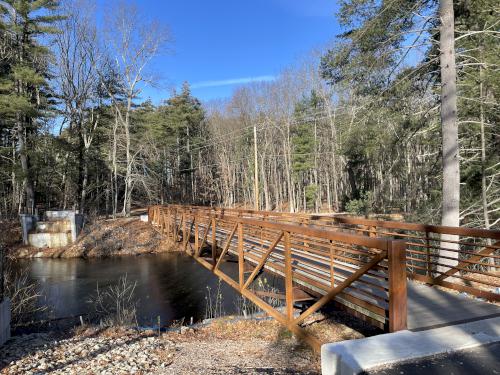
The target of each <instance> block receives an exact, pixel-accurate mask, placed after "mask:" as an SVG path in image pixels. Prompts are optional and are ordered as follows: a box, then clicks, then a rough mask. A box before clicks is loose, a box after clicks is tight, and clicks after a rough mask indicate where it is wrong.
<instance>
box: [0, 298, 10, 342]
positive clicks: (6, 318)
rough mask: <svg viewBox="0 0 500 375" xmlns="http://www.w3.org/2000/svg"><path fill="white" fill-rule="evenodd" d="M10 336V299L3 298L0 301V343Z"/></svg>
mask: <svg viewBox="0 0 500 375" xmlns="http://www.w3.org/2000/svg"><path fill="white" fill-rule="evenodd" d="M9 338H10V300H9V299H8V298H4V300H3V301H2V302H1V303H0V345H3V344H4V343H5V341H7V340H8V339H9Z"/></svg>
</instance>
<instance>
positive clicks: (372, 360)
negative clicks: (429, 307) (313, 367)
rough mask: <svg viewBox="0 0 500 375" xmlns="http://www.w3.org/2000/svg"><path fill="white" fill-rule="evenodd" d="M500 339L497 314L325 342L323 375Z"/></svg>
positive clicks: (499, 322) (362, 368) (362, 369)
mask: <svg viewBox="0 0 500 375" xmlns="http://www.w3.org/2000/svg"><path fill="white" fill-rule="evenodd" d="M494 342H500V317H496V318H491V319H484V320H479V321H475V322H470V323H464V324H458V325H453V326H446V327H442V328H436V329H430V330H426V331H418V332H412V331H400V332H395V333H387V334H383V335H378V336H373V337H368V338H365V339H360V340H348V341H342V342H338V343H331V344H325V345H323V346H322V347H321V370H322V374H323V375H333V374H336V375H337V374H342V375H345V374H349V375H352V374H359V373H361V372H363V371H367V370H369V369H372V368H375V367H378V366H382V365H386V364H391V363H398V362H402V361H407V360H411V359H417V358H422V357H427V356H431V355H435V354H441V353H448V352H453V351H456V350H461V349H467V348H472V347H476V346H479V345H485V344H490V343H494Z"/></svg>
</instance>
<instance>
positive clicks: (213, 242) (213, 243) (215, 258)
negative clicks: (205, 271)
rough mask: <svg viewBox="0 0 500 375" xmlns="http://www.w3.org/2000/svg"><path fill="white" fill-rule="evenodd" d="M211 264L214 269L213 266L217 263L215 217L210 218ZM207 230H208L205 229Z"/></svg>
mask: <svg viewBox="0 0 500 375" xmlns="http://www.w3.org/2000/svg"><path fill="white" fill-rule="evenodd" d="M211 224H212V264H213V267H215V264H216V263H217V237H216V235H217V232H216V230H217V229H216V227H215V217H214V218H212V223H211ZM207 230H208V228H207Z"/></svg>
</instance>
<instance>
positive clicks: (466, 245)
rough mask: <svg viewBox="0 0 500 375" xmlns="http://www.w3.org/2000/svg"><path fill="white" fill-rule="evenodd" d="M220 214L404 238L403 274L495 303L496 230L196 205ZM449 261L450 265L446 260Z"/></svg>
mask: <svg viewBox="0 0 500 375" xmlns="http://www.w3.org/2000/svg"><path fill="white" fill-rule="evenodd" d="M196 209H198V210H205V211H209V212H213V213H216V214H218V215H223V216H226V217H227V216H236V217H252V218H256V219H260V220H271V221H274V222H283V223H295V224H300V225H306V226H313V227H318V228H325V229H327V230H339V231H342V232H345V233H354V234H358V235H363V236H368V237H389V238H394V239H401V240H404V241H406V244H407V246H406V251H407V254H406V260H407V273H408V277H410V278H412V279H415V280H418V281H420V282H425V283H427V284H430V285H439V286H441V287H445V288H449V289H453V290H456V291H459V292H465V293H468V294H471V295H474V296H476V297H480V298H484V299H486V300H489V301H494V302H498V301H500V294H498V290H499V288H500V231H496V230H486V229H475V228H465V227H445V226H440V225H427V224H417V223H406V222H395V221H380V220H369V219H363V218H356V217H346V216H338V215H322V214H302V213H283V212H270V211H253V210H241V209H225V208H210V207H196ZM450 263H451V264H450Z"/></svg>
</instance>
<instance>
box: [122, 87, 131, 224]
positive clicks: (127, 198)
mask: <svg viewBox="0 0 500 375" xmlns="http://www.w3.org/2000/svg"><path fill="white" fill-rule="evenodd" d="M131 108H132V97H131V96H129V98H128V100H127V112H126V114H125V121H124V122H123V128H124V130H125V155H126V161H127V168H126V170H125V193H124V195H123V210H122V213H123V216H127V217H128V216H130V208H131V198H132V158H131V154H130V110H131Z"/></svg>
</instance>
